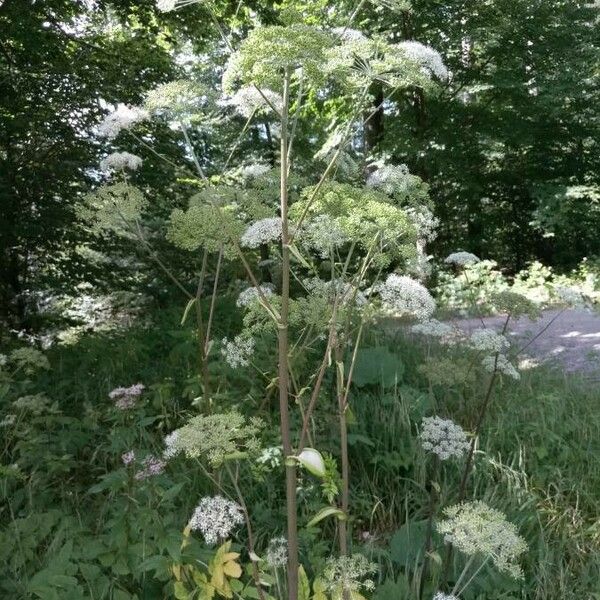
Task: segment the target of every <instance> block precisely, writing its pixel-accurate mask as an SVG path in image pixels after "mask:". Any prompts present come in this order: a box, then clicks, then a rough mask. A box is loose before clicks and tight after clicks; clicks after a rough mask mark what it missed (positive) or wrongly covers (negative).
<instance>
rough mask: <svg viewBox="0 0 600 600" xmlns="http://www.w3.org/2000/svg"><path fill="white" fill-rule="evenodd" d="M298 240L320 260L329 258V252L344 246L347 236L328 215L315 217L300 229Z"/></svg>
mask: <svg viewBox="0 0 600 600" xmlns="http://www.w3.org/2000/svg"><path fill="white" fill-rule="evenodd" d="M300 239H301V241H302V243H303V244H304V245H305V246H306V247H308V248H311V249H313V250H315V251H316V252H317V254H319V256H320V257H321V258H329V256H330V253H331V250H332V249H334V248H339V247H340V246H342V245H343V244H345V243H346V242H347V241H348V236H347V235H346V234H345V233H344V231H343V230H342V228H341V227H340V226H339V224H338V222H337V221H336V220H335V219H334V218H332V217H330V216H329V215H317V216H316V217H314V218H313V219H311V220H310V221H309V222H308V223H306V225H305V226H304V227H303V228H302V231H301V234H300Z"/></svg>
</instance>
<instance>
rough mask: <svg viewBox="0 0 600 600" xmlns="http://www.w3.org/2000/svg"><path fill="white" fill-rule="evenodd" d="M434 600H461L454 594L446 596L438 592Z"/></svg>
mask: <svg viewBox="0 0 600 600" xmlns="http://www.w3.org/2000/svg"><path fill="white" fill-rule="evenodd" d="M433 600H460V598H459V597H458V596H455V595H454V594H444V592H436V593H435V595H434V597H433Z"/></svg>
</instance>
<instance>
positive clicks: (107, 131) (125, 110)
mask: <svg viewBox="0 0 600 600" xmlns="http://www.w3.org/2000/svg"><path fill="white" fill-rule="evenodd" d="M149 118H150V114H149V113H148V111H147V110H144V109H142V108H138V107H137V106H127V105H126V104H118V105H117V108H116V109H115V110H114V111H113V112H112V113H110V114H109V115H107V116H106V117H105V118H104V120H103V121H102V123H100V125H99V126H98V135H99V136H101V137H105V138H108V139H110V140H112V139H114V138H116V137H117V135H119V133H121V131H123V130H125V129H130V128H131V127H133V126H134V125H136V124H137V123H141V122H142V121H146V120H148V119H149Z"/></svg>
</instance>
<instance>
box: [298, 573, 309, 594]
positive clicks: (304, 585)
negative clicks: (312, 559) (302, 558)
mask: <svg viewBox="0 0 600 600" xmlns="http://www.w3.org/2000/svg"><path fill="white" fill-rule="evenodd" d="M298 600H310V583H309V582H308V577H307V576H306V571H305V570H304V567H303V566H302V565H300V566H299V567H298Z"/></svg>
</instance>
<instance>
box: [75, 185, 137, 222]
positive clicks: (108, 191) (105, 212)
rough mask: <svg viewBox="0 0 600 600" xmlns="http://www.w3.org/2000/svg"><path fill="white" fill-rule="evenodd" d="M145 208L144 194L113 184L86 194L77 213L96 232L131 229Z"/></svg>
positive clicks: (129, 187)
mask: <svg viewBox="0 0 600 600" xmlns="http://www.w3.org/2000/svg"><path fill="white" fill-rule="evenodd" d="M146 206H147V200H146V198H145V197H144V194H143V193H142V192H141V191H140V190H139V189H137V188H136V187H134V186H132V185H128V184H127V183H124V182H121V183H115V184H113V185H104V186H102V187H101V188H98V189H97V190H96V191H95V192H94V193H93V194H88V195H87V196H86V198H85V202H84V203H83V204H82V205H80V206H79V208H78V210H77V213H78V215H79V217H80V218H81V219H83V220H84V221H86V222H87V223H89V224H90V225H91V226H92V227H93V228H94V229H95V230H96V231H99V232H100V231H105V230H111V231H116V232H123V231H127V230H128V229H131V228H132V227H133V225H134V223H135V222H136V221H137V220H138V219H139V218H140V216H141V213H142V211H143V210H144V208H145V207H146Z"/></svg>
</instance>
